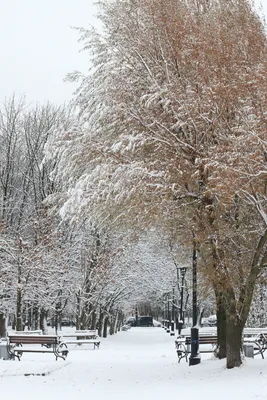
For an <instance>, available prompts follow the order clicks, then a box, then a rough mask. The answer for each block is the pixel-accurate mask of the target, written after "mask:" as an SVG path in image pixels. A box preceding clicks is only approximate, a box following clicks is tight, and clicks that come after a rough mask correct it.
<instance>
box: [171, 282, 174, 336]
mask: <svg viewBox="0 0 267 400" xmlns="http://www.w3.org/2000/svg"><path fill="white" fill-rule="evenodd" d="M174 334H175V333H174V286H173V288H172V319H171V331H170V335H171V336H174Z"/></svg>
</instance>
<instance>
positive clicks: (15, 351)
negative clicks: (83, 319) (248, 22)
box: [7, 334, 68, 361]
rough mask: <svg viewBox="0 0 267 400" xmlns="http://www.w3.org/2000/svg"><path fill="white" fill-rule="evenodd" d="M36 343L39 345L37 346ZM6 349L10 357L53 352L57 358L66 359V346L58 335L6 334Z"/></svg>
mask: <svg viewBox="0 0 267 400" xmlns="http://www.w3.org/2000/svg"><path fill="white" fill-rule="evenodd" d="M36 345H41V347H37V346H36ZM7 351H8V353H9V354H10V355H11V357H12V359H15V357H17V358H18V359H19V361H20V358H21V356H22V354H23V353H53V354H54V355H55V356H56V360H57V359H58V358H63V360H65V359H66V357H67V355H68V347H67V345H66V343H65V342H63V341H62V338H61V337H60V336H58V335H22V334H19V335H16V334H8V335H7Z"/></svg>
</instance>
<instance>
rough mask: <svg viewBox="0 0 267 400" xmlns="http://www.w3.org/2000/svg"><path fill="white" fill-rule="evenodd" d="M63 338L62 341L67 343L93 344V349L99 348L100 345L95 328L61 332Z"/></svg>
mask: <svg viewBox="0 0 267 400" xmlns="http://www.w3.org/2000/svg"><path fill="white" fill-rule="evenodd" d="M63 338H64V342H65V343H67V344H78V345H81V344H93V345H94V349H95V348H98V349H99V346H100V339H99V336H98V332H97V330H78V331H75V332H74V333H65V334H63ZM74 338H75V339H74Z"/></svg>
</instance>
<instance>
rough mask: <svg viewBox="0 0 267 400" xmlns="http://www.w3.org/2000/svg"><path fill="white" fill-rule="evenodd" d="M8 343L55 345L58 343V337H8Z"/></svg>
mask: <svg viewBox="0 0 267 400" xmlns="http://www.w3.org/2000/svg"><path fill="white" fill-rule="evenodd" d="M8 340H9V343H12V344H48V345H49V344H57V343H58V341H59V337H58V336H55V335H53V336H49V335H38V336H33V335H25V336H23V335H8Z"/></svg>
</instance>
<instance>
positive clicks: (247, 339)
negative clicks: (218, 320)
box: [175, 332, 267, 363]
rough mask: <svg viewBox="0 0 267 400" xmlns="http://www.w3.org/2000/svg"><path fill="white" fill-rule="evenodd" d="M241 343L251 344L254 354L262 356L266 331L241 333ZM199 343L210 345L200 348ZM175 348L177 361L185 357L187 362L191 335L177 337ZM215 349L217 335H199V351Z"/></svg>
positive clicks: (265, 345)
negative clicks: (254, 334)
mask: <svg viewBox="0 0 267 400" xmlns="http://www.w3.org/2000/svg"><path fill="white" fill-rule="evenodd" d="M243 343H244V344H252V345H253V350H254V356H256V355H258V354H260V355H261V357H262V358H264V355H263V353H264V352H265V350H266V349H267V333H260V334H258V335H256V336H252V335H251V332H248V333H244V334H243ZM201 345H211V347H210V348H209V349H207V348H204V349H203V348H201V347H200V346H201ZM175 349H176V353H177V356H178V362H179V363H180V361H181V360H182V359H183V358H185V359H186V362H187V358H188V354H189V353H190V351H191V336H186V337H182V336H180V337H178V338H177V339H176V340H175ZM216 350H217V335H199V353H215V352H216Z"/></svg>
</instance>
